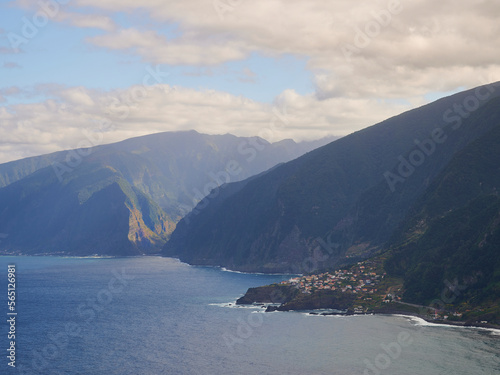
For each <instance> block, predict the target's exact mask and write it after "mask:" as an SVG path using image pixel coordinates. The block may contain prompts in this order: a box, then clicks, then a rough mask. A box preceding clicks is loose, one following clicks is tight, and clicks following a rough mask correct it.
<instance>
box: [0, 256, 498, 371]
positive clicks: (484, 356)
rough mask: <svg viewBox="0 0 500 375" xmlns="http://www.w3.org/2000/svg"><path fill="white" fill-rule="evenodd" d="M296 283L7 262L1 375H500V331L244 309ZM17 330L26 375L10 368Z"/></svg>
mask: <svg viewBox="0 0 500 375" xmlns="http://www.w3.org/2000/svg"><path fill="white" fill-rule="evenodd" d="M9 264H11V265H15V279H16V280H15V283H16V290H15V291H16V294H15V303H16V304H15V310H14V312H15V313H16V314H17V315H15V319H14V324H12V323H11V322H13V320H12V316H14V315H7V314H8V313H9V312H11V313H12V311H10V310H8V307H9V306H8V304H7V303H8V299H7V288H8V285H7V284H8V281H7V276H8V275H7V271H8V265H9ZM289 277H290V276H287V275H258V274H242V273H236V272H229V271H225V270H222V269H219V268H211V267H195V266H190V265H187V264H184V263H181V262H179V261H178V260H175V259H170V258H161V257H136V258H64V257H0V280H1V282H0V288H1V290H0V296H1V298H0V314H2V315H3V319H2V324H1V332H0V343H1V344H2V345H1V346H2V349H3V352H4V353H8V354H7V356H6V355H4V356H2V360H1V361H2V363H1V364H0V373H1V374H30V375H31V374H43V375H51V374H79V375H87V374H88V375H100V374H102V375H112V374H116V375H126V374H131V375H138V374H141V375H148V374H151V375H158V374H174V375H196V374H200V375H229V374H231V375H234V374H238V375H257V374H259V375H271V374H273V375H274V374H288V375H299V374H300V375H303V374H309V375H354V374H369V375H374V374H375V375H379V374H387V375H392V374H394V375H396V374H397V375H401V374H408V375H420V374H422V375H432V374H440V375H441V374H442V375H444V374H450V375H451V374H453V375H460V374H464V375H471V374H474V375H481V374H488V375H493V374H495V375H498V374H500V332H498V331H495V330H486V329H478V328H461V327H450V326H439V325H432V324H428V323H426V322H423V321H421V320H418V319H415V318H410V317H404V316H349V317H347V316H315V315H308V314H305V313H299V312H273V313H264V312H263V309H262V308H259V307H257V308H247V307H235V306H234V301H235V300H236V299H237V298H239V297H240V296H241V295H243V294H244V293H245V292H246V290H247V288H249V287H254V286H259V285H264V284H269V283H273V282H278V281H281V280H285V279H288V278H289ZM9 319H10V322H8V320H9ZM12 326H14V333H15V339H14V341H15V362H14V363H13V364H14V365H15V367H12V365H9V364H8V363H9V362H11V363H12V361H11V360H12V358H11V359H9V358H8V355H9V353H10V351H9V348H10V341H12V340H10V339H9V338H8V334H9V333H12Z"/></svg>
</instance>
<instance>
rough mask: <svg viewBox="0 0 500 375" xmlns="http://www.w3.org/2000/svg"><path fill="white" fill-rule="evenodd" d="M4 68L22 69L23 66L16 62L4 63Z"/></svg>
mask: <svg viewBox="0 0 500 375" xmlns="http://www.w3.org/2000/svg"><path fill="white" fill-rule="evenodd" d="M2 67H3V68H5V69H16V68H22V67H21V65H19V64H18V63H16V62H4V63H3V66H2Z"/></svg>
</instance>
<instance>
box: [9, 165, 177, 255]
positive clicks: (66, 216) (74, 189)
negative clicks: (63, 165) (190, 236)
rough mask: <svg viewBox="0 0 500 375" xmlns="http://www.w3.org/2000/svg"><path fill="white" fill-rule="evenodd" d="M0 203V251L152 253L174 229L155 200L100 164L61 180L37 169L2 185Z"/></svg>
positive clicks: (48, 169) (50, 171)
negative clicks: (2, 236) (25, 176)
mask: <svg viewBox="0 0 500 375" xmlns="http://www.w3.org/2000/svg"><path fill="white" fill-rule="evenodd" d="M97 175H98V176H99V178H97V179H96V178H95V177H96V176H97ZM0 207H1V215H0V227H1V228H2V231H3V233H5V234H6V235H7V237H6V238H5V239H3V240H2V242H1V243H0V246H1V248H2V251H3V252H4V253H9V252H11V253H18V252H21V253H25V254H42V253H45V254H47V253H48V254H73V255H93V254H101V255H133V254H142V253H148V252H154V253H156V252H158V249H159V248H160V247H161V246H162V245H163V244H164V243H165V241H166V239H167V238H168V235H169V234H170V233H171V231H172V230H173V226H172V225H171V222H172V220H171V219H170V218H169V217H168V216H167V215H166V214H165V213H164V212H163V211H162V210H161V208H159V207H158V205H156V204H155V203H154V202H152V201H151V200H148V199H147V198H146V197H144V195H143V194H142V193H141V192H134V189H133V188H132V187H131V186H130V185H129V184H128V182H126V181H125V180H124V179H123V178H121V176H119V175H118V174H117V173H116V172H114V171H113V170H111V169H110V168H107V167H102V166H99V165H93V166H88V168H83V169H81V170H80V171H79V173H78V174H74V175H71V176H68V178H67V179H65V180H64V181H62V182H60V181H59V180H58V179H57V178H56V176H55V174H54V173H53V170H52V167H47V168H44V169H41V170H39V171H37V172H35V173H34V174H32V175H30V176H29V177H27V178H25V179H23V180H20V181H18V182H17V183H13V184H11V185H9V186H7V187H6V188H4V189H2V190H1V191H0ZM145 218H146V220H145ZM129 239H132V240H130V241H129Z"/></svg>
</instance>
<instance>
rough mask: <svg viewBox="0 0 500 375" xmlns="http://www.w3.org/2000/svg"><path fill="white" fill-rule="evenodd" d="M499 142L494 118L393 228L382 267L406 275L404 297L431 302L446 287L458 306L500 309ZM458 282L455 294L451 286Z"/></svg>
mask: <svg viewBox="0 0 500 375" xmlns="http://www.w3.org/2000/svg"><path fill="white" fill-rule="evenodd" d="M497 105H498V103H497ZM497 108H498V107H497ZM499 144H500V120H497V122H496V126H495V128H494V129H492V130H491V131H489V132H488V133H487V134H485V135H484V136H483V137H481V138H480V139H478V140H476V141H475V142H472V143H471V144H470V145H469V146H468V147H466V148H465V149H464V150H462V151H461V152H459V153H458V154H457V155H456V156H455V158H454V159H453V160H452V161H451V162H450V164H449V165H448V166H447V167H446V168H445V169H444V170H443V171H442V172H441V173H440V174H439V176H438V177H437V178H436V179H435V180H434V181H433V182H432V183H431V185H430V186H429V188H428V189H427V190H426V192H425V194H424V195H423V196H422V197H421V198H420V199H419V200H418V201H417V203H416V204H415V206H414V208H413V209H412V211H411V213H410V215H409V216H408V217H407V219H406V220H405V221H404V222H403V224H402V225H401V227H400V230H399V231H397V232H396V233H395V234H394V236H393V239H392V249H391V250H390V253H389V254H390V256H389V257H388V259H387V261H386V265H385V267H386V269H387V271H388V272H389V273H391V274H394V275H402V276H404V278H405V284H404V287H405V294H404V298H405V299H406V300H407V301H410V302H416V303H430V302H431V301H432V300H434V299H441V298H443V297H442V295H443V290H445V291H446V293H444V295H446V296H447V297H449V299H450V300H451V301H452V302H454V303H456V304H460V303H465V304H470V305H478V304H482V305H484V306H485V308H486V309H487V308H488V307H493V306H496V307H497V310H498V302H499V299H500V297H499V296H500V196H499V190H500V148H499V147H498V145H499ZM453 284H455V287H456V289H454V290H452V291H451V292H453V291H454V292H455V293H451V292H450V291H449V290H448V289H449V287H450V285H453ZM452 289H453V288H452ZM450 295H451V297H450ZM444 302H446V303H448V302H449V301H444ZM499 313H500V311H497V314H498V316H497V318H500V314H499ZM484 320H487V319H484Z"/></svg>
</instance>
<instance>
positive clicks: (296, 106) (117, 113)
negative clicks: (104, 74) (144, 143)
mask: <svg viewBox="0 0 500 375" xmlns="http://www.w3.org/2000/svg"><path fill="white" fill-rule="evenodd" d="M48 90H50V95H51V96H53V97H54V99H50V100H46V101H45V102H43V103H34V104H18V105H11V106H9V110H7V109H6V108H3V107H0V124H1V126H0V139H2V143H0V162H6V161H9V160H15V159H18V158H21V157H26V156H33V155H39V154H42V153H47V152H53V151H58V150H63V149H71V148H76V147H78V144H79V143H80V142H81V141H84V140H85V135H84V131H93V132H101V133H102V135H103V139H102V142H103V143H111V142H115V141H119V140H122V139H126V138H129V137H134V136H140V135H145V134H150V133H155V132H162V131H177V130H190V129H195V130H197V131H199V132H202V133H209V134H225V133H232V134H235V135H239V136H254V135H260V136H262V137H264V138H267V139H268V140H269V141H279V140H281V139H285V138H294V139H295V140H303V139H316V138H320V137H322V136H327V135H332V134H333V135H344V134H346V133H349V132H351V131H353V130H355V129H361V128H363V127H366V126H367V125H370V124H371V122H370V121H372V120H373V119H374V118H376V119H378V120H382V119H385V118H386V117H388V116H390V115H392V114H395V113H394V110H395V108H394V107H393V106H391V105H388V104H384V103H382V102H375V101H372V100H366V99H349V98H333V99H328V100H324V101H318V100H317V99H316V98H315V97H314V96H313V95H309V96H301V95H299V94H297V93H296V92H295V91H293V90H287V91H285V92H283V93H282V95H280V96H279V97H278V98H277V99H276V101H275V104H274V105H270V104H265V103H259V102H255V101H252V100H249V99H246V98H244V97H238V96H234V95H230V94H227V93H224V92H218V91H213V90H206V91H197V90H193V89H186V88H180V87H173V86H169V85H155V86H151V87H144V86H134V87H131V88H129V89H126V90H116V91H111V92H102V91H96V90H88V89H85V88H83V87H78V88H61V87H48ZM364 106H369V107H370V108H372V110H373V113H370V114H369V115H367V114H366V113H365V114H363V112H361V111H358V110H356V109H357V108H361V107H364ZM399 109H400V110H402V109H403V108H402V107H401V108H399Z"/></svg>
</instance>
